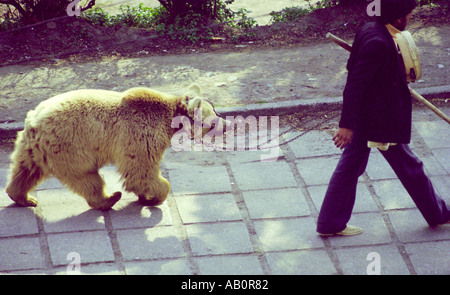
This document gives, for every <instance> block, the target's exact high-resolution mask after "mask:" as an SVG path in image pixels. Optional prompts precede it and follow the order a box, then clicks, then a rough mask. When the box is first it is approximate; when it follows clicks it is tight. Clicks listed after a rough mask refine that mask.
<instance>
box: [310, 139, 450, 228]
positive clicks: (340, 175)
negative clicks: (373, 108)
mask: <svg viewBox="0 0 450 295" xmlns="http://www.w3.org/2000/svg"><path fill="white" fill-rule="evenodd" d="M381 154H382V155H383V156H384V158H385V159H386V160H387V161H388V163H389V164H390V165H391V167H392V169H393V170H394V172H395V174H396V175H397V177H398V178H399V179H400V181H401V182H402V184H403V186H404V187H405V188H406V190H407V191H408V193H409V195H410V196H411V198H412V199H413V201H414V203H415V204H416V206H417V208H418V209H419V210H420V212H421V213H422V215H423V217H424V218H425V220H426V221H427V222H428V224H429V225H430V226H436V225H438V224H442V223H445V222H447V221H448V220H449V219H450V208H448V207H447V205H446V204H445V202H444V201H443V200H442V199H441V198H440V197H439V196H438V194H437V193H436V191H435V190H434V188H433V185H432V183H431V181H430V179H429V178H428V176H427V175H426V174H425V171H424V169H423V164H422V162H421V161H420V160H419V159H418V158H417V156H416V155H415V154H414V153H413V152H412V151H411V149H410V148H409V146H408V145H407V144H398V145H395V146H390V147H389V149H388V150H387V151H381ZM369 155H370V148H368V147H367V140H365V139H364V138H363V137H362V136H361V135H360V134H359V133H358V132H355V134H354V136H353V139H352V142H351V143H350V144H349V145H347V147H346V148H345V149H344V152H343V153H342V156H341V159H340V160H339V163H338V165H337V167H336V169H335V171H334V173H333V176H332V177H331V180H330V184H329V186H328V190H327V192H326V195H325V199H324V201H323V204H322V208H321V209H320V214H319V219H318V225H317V231H318V232H319V233H322V234H332V233H337V232H340V231H342V230H344V229H345V227H346V225H347V222H348V221H349V220H350V216H351V213H352V210H353V205H354V203H355V197H356V186H357V183H358V177H359V176H361V175H362V174H363V173H364V171H365V169H366V166H367V162H368V160H369Z"/></svg>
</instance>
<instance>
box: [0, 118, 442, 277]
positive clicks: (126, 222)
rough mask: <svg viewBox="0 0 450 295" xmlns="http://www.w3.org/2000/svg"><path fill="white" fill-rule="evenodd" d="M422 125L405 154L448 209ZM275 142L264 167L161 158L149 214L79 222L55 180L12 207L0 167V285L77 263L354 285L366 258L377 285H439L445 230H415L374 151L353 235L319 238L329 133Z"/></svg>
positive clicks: (110, 179) (87, 216)
mask: <svg viewBox="0 0 450 295" xmlns="http://www.w3.org/2000/svg"><path fill="white" fill-rule="evenodd" d="M446 112H447V113H448V109H446ZM429 113H430V111H429V110H423V109H420V110H417V109H416V110H415V111H414V118H415V119H414V123H413V142H412V147H413V149H414V151H415V152H416V153H417V154H418V155H419V156H420V157H421V159H422V160H423V162H424V164H425V167H426V169H427V172H428V173H429V175H430V176H431V179H432V181H433V183H434V184H435V186H436V188H437V190H438V191H439V192H440V194H441V195H442V197H443V198H444V199H445V200H446V201H447V202H449V203H450V194H449V193H450V177H449V174H450V158H449V156H448V155H449V152H450V137H449V136H448V125H447V123H445V122H444V121H443V120H441V119H439V118H437V117H436V116H434V114H429ZM283 131H286V133H284V134H283V135H282V141H289V140H292V141H290V142H289V143H288V144H285V145H282V146H281V151H280V155H279V157H278V160H277V161H274V162H261V161H260V156H261V154H265V153H267V151H242V152H237V151H234V152H218V151H215V152H195V151H192V152H179V153H175V152H174V151H172V150H171V149H169V150H167V153H166V156H165V160H164V164H163V167H162V171H163V174H164V175H165V176H166V177H168V178H169V180H170V182H171V184H172V192H171V193H170V195H169V198H168V200H167V201H166V202H165V203H164V204H163V205H161V206H159V207H153V208H151V207H142V206H140V205H139V204H138V203H137V202H136V199H137V198H136V197H135V196H133V195H131V194H126V193H124V194H123V197H122V199H121V200H120V201H119V202H118V203H117V204H116V205H115V206H114V207H113V209H112V210H110V211H107V212H101V211H96V210H91V209H90V208H89V207H88V205H87V204H86V202H85V201H84V199H82V198H80V197H78V196H76V195H74V194H73V193H71V192H70V191H68V190H67V189H66V188H64V187H63V186H62V185H61V184H59V182H58V181H57V180H55V179H50V180H48V181H46V182H45V183H43V184H42V185H40V186H39V187H38V189H37V191H36V193H35V195H36V196H37V198H38V201H39V205H38V207H36V208H22V207H16V206H15V205H14V204H13V203H12V201H11V200H10V199H9V198H8V197H7V195H6V194H5V192H4V187H5V183H6V175H7V172H8V168H7V166H6V165H3V166H1V167H0V249H1V251H0V274H5V273H13V274H66V273H67V267H68V265H69V264H71V263H72V264H73V263H76V262H77V259H78V258H79V261H80V262H81V268H80V271H81V273H85V274H233V275H237V274H255V275H260V274H261V275H262V274H366V273H367V270H369V272H370V271H373V270H376V267H375V268H373V267H372V266H373V265H374V263H375V264H376V258H377V257H376V256H377V254H375V258H373V257H372V256H370V255H373V252H376V253H378V254H379V258H380V260H379V261H380V271H381V274H450V256H449V252H448V249H449V248H450V225H443V226H439V227H437V228H434V229H431V228H429V227H428V226H427V224H426V223H425V221H424V219H423V218H422V217H421V215H420V213H419V212H418V210H417V209H416V208H415V206H414V203H413V202H412V201H411V199H410V198H409V196H408V194H407V193H406V191H405V190H404V188H403V187H402V185H401V184H400V182H399V180H398V179H396V177H395V175H394V174H393V172H392V170H391V168H390V167H389V166H388V164H387V163H386V162H385V161H384V159H382V156H381V154H380V153H379V152H377V151H374V152H373V153H372V155H371V158H370V160H369V165H368V168H367V170H366V173H364V175H363V176H362V177H361V178H360V182H359V184H358V197H357V202H356V205H355V208H354V214H353V216H352V219H351V221H350V223H351V224H354V225H357V226H361V227H362V228H363V229H364V233H363V234H361V235H358V236H354V237H330V238H321V237H319V236H318V235H317V233H316V232H315V227H316V218H317V215H318V210H319V209H320V205H321V203H322V199H323V196H324V191H325V189H326V187H327V183H328V180H329V177H330V176H331V173H332V171H333V169H334V167H335V165H336V163H337V161H338V159H339V156H340V151H339V150H337V149H336V148H335V147H334V145H333V144H332V141H331V139H330V138H331V137H330V132H331V130H310V131H292V130H291V131H289V130H283ZM301 132H303V133H301ZM294 138H295V140H293V139H294ZM6 162H7V161H6V160H5V159H2V161H0V163H6ZM101 174H102V175H103V176H104V178H105V180H106V183H107V190H108V192H111V193H112V192H114V191H116V190H120V189H121V184H120V182H119V180H118V179H119V176H118V174H117V173H116V172H115V169H114V167H111V166H109V167H105V168H103V169H102V170H101ZM369 253H372V254H370V255H369ZM368 255H369V256H368ZM374 259H375V260H374Z"/></svg>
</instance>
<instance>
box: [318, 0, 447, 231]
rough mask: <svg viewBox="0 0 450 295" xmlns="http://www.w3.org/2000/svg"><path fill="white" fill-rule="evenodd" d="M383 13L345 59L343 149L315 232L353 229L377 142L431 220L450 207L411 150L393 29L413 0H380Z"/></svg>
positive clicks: (399, 27) (408, 106) (438, 220)
mask: <svg viewBox="0 0 450 295" xmlns="http://www.w3.org/2000/svg"><path fill="white" fill-rule="evenodd" d="M380 3H381V15H380V16H377V17H376V22H373V23H368V24H366V25H364V26H363V27H362V28H361V29H360V31H359V32H358V33H357V35H356V37H355V40H354V43H353V48H352V52H351V54H350V58H349V60H348V64H347V69H348V77H347V84H346V86H345V89H344V95H343V96H344V101H343V108H342V114H341V119H340V121H339V130H338V131H337V133H336V135H335V136H334V137H333V140H334V143H335V145H336V146H337V147H338V148H341V149H344V152H343V153H342V156H341V158H340V160H339V163H338V165H337V167H336V169H335V171H334V173H333V176H332V177H331V180H330V183H329V186H328V189H327V192H326V195H325V199H324V201H323V204H322V207H321V210H320V214H319V219H318V224H317V232H318V233H319V234H320V235H324V236H327V235H336V234H337V235H356V234H360V233H361V232H362V229H361V228H359V227H356V226H351V225H347V222H348V221H349V220H350V216H351V213H352V210H353V205H354V203H355V197H356V186H357V182H358V177H359V176H361V175H362V174H363V173H364V171H365V169H366V165H367V162H368V159H369V154H370V148H378V149H379V150H380V152H381V154H382V155H383V156H384V158H385V159H386V160H387V162H388V163H389V164H390V166H391V167H392V169H393V170H394V172H395V173H396V175H397V177H398V178H399V179H400V181H401V183H402V184H403V186H404V187H405V188H406V190H407V191H408V193H409V195H410V196H411V198H412V199H413V201H414V202H415V204H416V206H417V208H418V209H419V210H420V212H421V213H422V215H423V217H424V218H425V220H426V221H427V223H428V224H429V225H430V226H436V225H439V224H443V223H446V222H448V221H449V219H450V207H448V206H447V205H446V204H445V202H444V201H443V200H442V199H441V198H440V197H439V196H438V194H437V192H436V191H435V189H434V188H433V185H432V183H431V181H430V179H429V178H428V176H427V175H426V174H425V172H424V169H423V164H422V162H421V161H420V160H419V159H418V158H417V156H416V155H415V154H414V153H413V152H412V151H411V149H410V148H409V146H408V144H409V142H410V140H411V117H412V102H411V94H410V91H409V89H408V83H407V81H406V73H405V68H404V63H403V60H402V57H401V55H400V54H399V50H398V47H397V44H396V40H395V34H396V33H399V32H400V31H403V30H405V28H406V25H407V23H408V20H409V18H410V16H411V13H412V11H413V10H414V8H415V7H416V5H417V4H416V1H415V0H381V1H380Z"/></svg>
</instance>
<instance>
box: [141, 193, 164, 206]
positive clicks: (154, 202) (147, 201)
mask: <svg viewBox="0 0 450 295" xmlns="http://www.w3.org/2000/svg"><path fill="white" fill-rule="evenodd" d="M138 198H139V204H141V205H143V206H158V205H161V204H162V203H163V202H164V200H160V199H158V198H155V197H150V198H148V197H146V196H144V195H140V196H139V197H138Z"/></svg>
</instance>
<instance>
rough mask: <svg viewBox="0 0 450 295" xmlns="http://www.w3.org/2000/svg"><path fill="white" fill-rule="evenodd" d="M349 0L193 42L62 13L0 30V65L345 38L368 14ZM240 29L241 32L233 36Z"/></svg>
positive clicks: (416, 20) (419, 22) (421, 21)
mask: <svg viewBox="0 0 450 295" xmlns="http://www.w3.org/2000/svg"><path fill="white" fill-rule="evenodd" d="M355 2H356V3H355V4H353V5H351V6H349V7H341V6H335V7H330V8H325V9H320V10H316V11H314V12H313V13H311V14H309V15H307V16H305V17H303V18H302V19H300V20H299V21H296V22H289V23H285V22H283V23H277V24H273V25H265V26H256V27H254V28H252V29H250V31H246V32H239V31H235V30H234V31H233V30H232V31H230V30H229V29H225V28H223V27H221V26H214V25H212V29H213V32H214V34H215V37H217V39H215V40H216V41H208V42H199V43H197V44H191V43H187V42H182V41H177V40H172V39H170V38H164V37H161V36H159V35H157V34H155V32H154V31H152V30H148V29H137V28H128V27H123V26H113V27H99V26H94V25H92V24H91V23H88V22H87V21H85V20H83V19H82V18H75V17H63V18H60V19H56V20H51V21H46V22H42V23H39V24H37V25H31V26H27V27H25V28H22V29H17V30H13V31H10V32H2V33H0V66H5V65H11V64H17V63H23V62H26V63H29V62H33V61H37V62H38V63H39V64H41V63H42V62H50V63H51V62H52V61H54V60H55V59H70V60H72V61H78V62H86V61H94V60H98V59H103V58H105V56H113V57H120V58H126V57H128V58H129V57H143V56H149V55H168V54H186V53H192V52H196V53H198V52H217V51H220V52H224V51H225V52H229V51H233V52H236V51H245V50H251V49H255V48H258V49H264V48H267V49H269V48H270V49H273V48H279V47H283V48H285V47H292V46H310V45H316V44H320V43H324V42H326V40H325V34H326V33H327V32H332V33H334V34H336V35H338V36H341V37H343V38H346V39H348V40H351V39H352V38H353V36H354V34H355V33H356V31H357V29H358V28H359V27H360V26H361V25H362V24H363V23H365V22H367V21H370V20H371V18H370V17H368V16H367V14H366V3H365V2H364V1H355ZM448 10H449V4H448V3H447V2H446V1H443V2H442V4H441V7H433V6H422V7H419V8H417V9H416V10H415V12H414V15H413V18H412V20H411V24H410V26H409V29H410V30H411V31H412V32H414V31H417V30H420V29H423V28H428V27H437V28H440V27H442V26H448V25H449V19H448V14H449V11H448ZM243 33H244V34H243ZM240 34H241V35H245V37H243V36H241V37H239V38H236V36H237V35H240Z"/></svg>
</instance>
